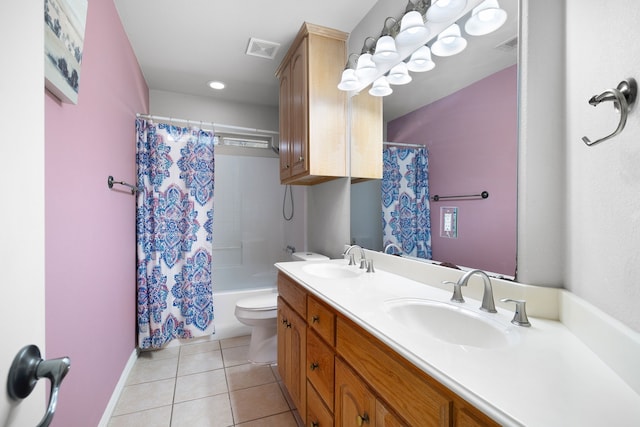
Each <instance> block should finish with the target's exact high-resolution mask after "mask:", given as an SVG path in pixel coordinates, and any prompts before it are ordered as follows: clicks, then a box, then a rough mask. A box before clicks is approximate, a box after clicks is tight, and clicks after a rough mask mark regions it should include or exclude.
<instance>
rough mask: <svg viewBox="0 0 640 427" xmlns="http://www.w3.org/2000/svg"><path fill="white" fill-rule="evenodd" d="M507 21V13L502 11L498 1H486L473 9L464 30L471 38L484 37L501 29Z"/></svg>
mask: <svg viewBox="0 0 640 427" xmlns="http://www.w3.org/2000/svg"><path fill="white" fill-rule="evenodd" d="M506 20H507V12H506V11H505V10H504V9H500V5H499V4H498V0H485V1H484V2H482V3H481V4H480V6H478V7H476V8H474V9H473V11H472V12H471V17H470V18H469V20H467V23H466V24H464V30H465V32H466V33H467V34H469V35H471V36H484V35H485V34H489V33H492V32H494V31H495V30H497V29H498V28H500V27H501V26H502V24H504V23H505V22H506Z"/></svg>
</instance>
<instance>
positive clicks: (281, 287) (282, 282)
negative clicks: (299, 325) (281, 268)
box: [278, 272, 307, 319]
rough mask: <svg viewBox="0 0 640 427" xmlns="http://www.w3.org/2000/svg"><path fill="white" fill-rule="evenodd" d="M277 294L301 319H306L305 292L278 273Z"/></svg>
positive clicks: (284, 275) (288, 278)
mask: <svg viewBox="0 0 640 427" xmlns="http://www.w3.org/2000/svg"><path fill="white" fill-rule="evenodd" d="M278 294H279V295H280V297H281V298H282V299H284V300H285V301H286V302H287V304H289V306H290V307H291V308H293V309H294V310H295V311H296V312H297V313H298V314H299V315H300V316H302V318H303V319H304V318H306V317H307V293H306V291H305V290H304V289H303V288H302V287H301V286H300V285H298V284H297V283H296V282H294V281H293V280H292V279H291V278H290V277H289V276H287V275H286V274H284V273H282V272H278Z"/></svg>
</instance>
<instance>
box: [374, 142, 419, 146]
mask: <svg viewBox="0 0 640 427" xmlns="http://www.w3.org/2000/svg"><path fill="white" fill-rule="evenodd" d="M382 145H396V146H399V147H424V145H422V144H409V143H406V142H387V141H385V142H383V143H382Z"/></svg>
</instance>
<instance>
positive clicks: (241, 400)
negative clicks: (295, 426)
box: [229, 383, 289, 424]
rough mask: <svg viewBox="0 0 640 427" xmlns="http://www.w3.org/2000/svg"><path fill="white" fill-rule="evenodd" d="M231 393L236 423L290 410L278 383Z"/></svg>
mask: <svg viewBox="0 0 640 427" xmlns="http://www.w3.org/2000/svg"><path fill="white" fill-rule="evenodd" d="M229 395H230V397H231V409H232V411H233V418H234V420H235V422H236V424H238V423H243V422H247V421H252V420H256V419H258V418H264V417H268V416H270V415H275V414H279V413H281V412H286V411H288V410H289V405H287V402H286V401H285V400H284V397H283V396H282V392H281V391H280V387H279V386H278V384H277V383H271V384H265V385H261V386H257V387H251V388H245V389H242V390H236V391H232V392H229Z"/></svg>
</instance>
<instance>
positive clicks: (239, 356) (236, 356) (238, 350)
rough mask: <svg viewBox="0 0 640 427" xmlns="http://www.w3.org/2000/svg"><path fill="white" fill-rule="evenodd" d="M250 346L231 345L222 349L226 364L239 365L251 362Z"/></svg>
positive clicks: (227, 365)
mask: <svg viewBox="0 0 640 427" xmlns="http://www.w3.org/2000/svg"><path fill="white" fill-rule="evenodd" d="M248 354H249V346H248V345H245V346H242V347H230V348H223V349H222V357H223V358H224V366H225V367H227V368H228V367H230V366H237V365H244V364H245V363H249V358H248Z"/></svg>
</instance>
